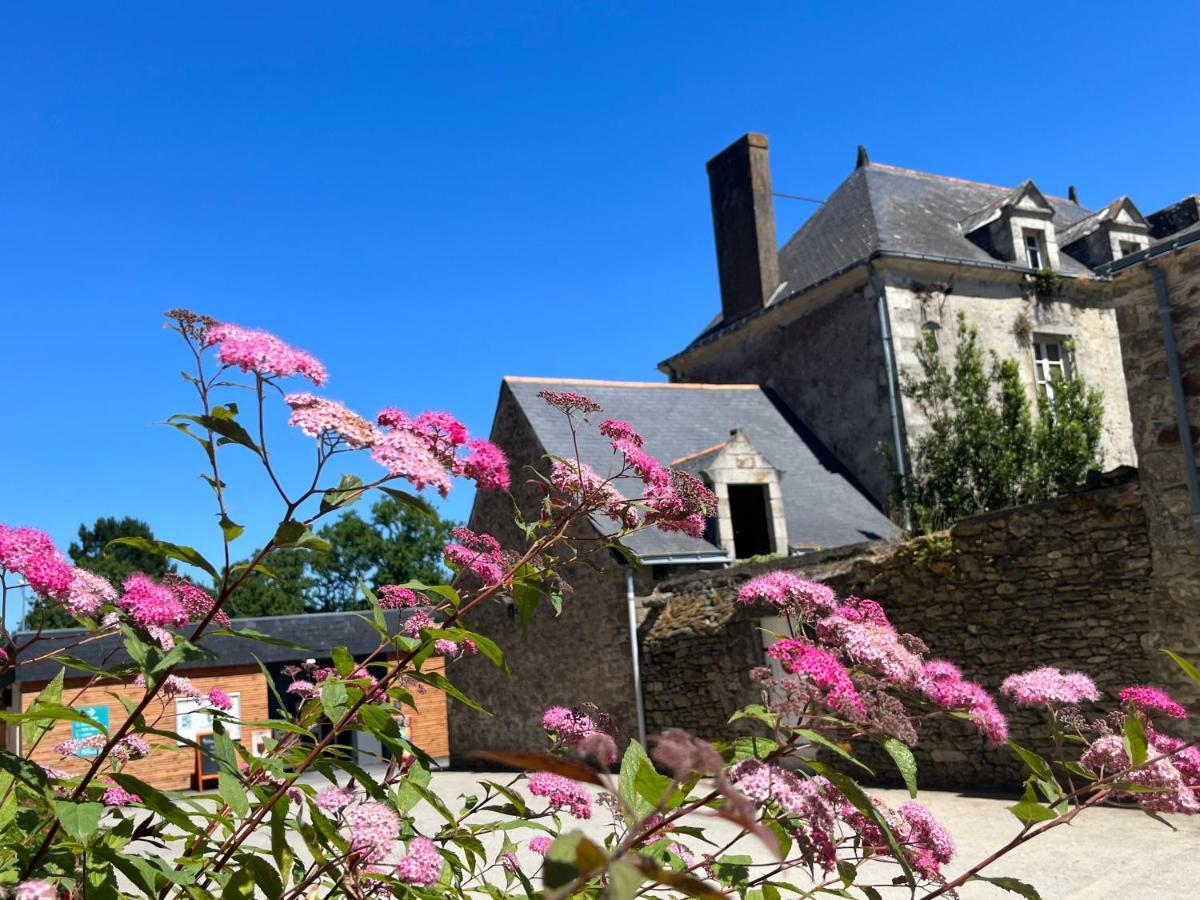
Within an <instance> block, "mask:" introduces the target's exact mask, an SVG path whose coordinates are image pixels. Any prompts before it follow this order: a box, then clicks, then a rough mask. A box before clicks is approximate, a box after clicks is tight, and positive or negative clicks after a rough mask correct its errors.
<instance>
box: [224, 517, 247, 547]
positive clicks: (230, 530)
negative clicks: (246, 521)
mask: <svg viewBox="0 0 1200 900" xmlns="http://www.w3.org/2000/svg"><path fill="white" fill-rule="evenodd" d="M220 525H221V533H222V534H224V535H225V540H226V541H229V542H230V543H232V542H233V541H236V540H237V539H238V538H240V537H241V536H242V532H244V531H245V530H246V526H244V525H239V524H238V523H237V522H235V521H233V519H231V518H229V516H226V515H222V516H221V521H220Z"/></svg>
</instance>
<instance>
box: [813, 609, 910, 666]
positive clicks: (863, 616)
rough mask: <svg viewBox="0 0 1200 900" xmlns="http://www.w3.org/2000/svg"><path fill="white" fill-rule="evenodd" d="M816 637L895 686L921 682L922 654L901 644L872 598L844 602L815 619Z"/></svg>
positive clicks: (898, 636) (897, 635)
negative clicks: (821, 617)
mask: <svg viewBox="0 0 1200 900" xmlns="http://www.w3.org/2000/svg"><path fill="white" fill-rule="evenodd" d="M880 617H882V620H881V618H880ZM817 637H818V638H819V639H820V640H821V643H822V644H825V645H827V646H830V647H836V648H838V649H840V650H841V651H842V652H843V653H845V654H846V655H847V656H848V657H849V658H850V659H851V660H853V661H854V662H855V663H856V664H858V665H861V666H863V667H864V668H868V669H871V670H873V671H875V672H876V673H878V674H879V675H880V676H881V677H882V678H884V679H886V680H887V681H889V682H891V683H892V684H894V685H896V686H897V687H903V688H915V687H917V686H918V685H919V684H920V682H921V678H922V675H923V674H924V673H923V665H922V663H921V658H920V657H919V656H917V655H916V654H915V653H913V652H912V651H911V650H909V649H908V648H907V647H905V646H904V644H903V643H902V642H901V640H900V635H899V634H897V633H896V630H895V629H894V628H893V627H892V626H891V623H890V622H888V621H887V617H886V616H883V610H882V609H880V607H879V604H878V603H875V602H874V601H870V600H857V599H855V600H852V601H847V602H846V603H843V604H842V605H841V606H839V607H837V608H836V609H835V610H834V611H833V614H832V615H829V616H826V617H825V618H824V619H822V620H821V621H820V622H818V623H817Z"/></svg>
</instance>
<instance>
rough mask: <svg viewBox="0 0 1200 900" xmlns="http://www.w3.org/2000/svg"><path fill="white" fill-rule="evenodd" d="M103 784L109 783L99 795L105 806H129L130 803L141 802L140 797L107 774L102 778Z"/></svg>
mask: <svg viewBox="0 0 1200 900" xmlns="http://www.w3.org/2000/svg"><path fill="white" fill-rule="evenodd" d="M101 780H102V781H104V783H105V784H109V785H111V787H109V788H106V789H105V791H104V793H103V794H101V795H100V802H101V803H103V804H104V805H105V806H129V805H130V804H131V803H141V802H142V798H141V797H140V796H138V795H137V794H134V793H132V792H131V791H127V790H125V788H123V787H121V786H120V785H119V784H117V783H116V782H114V781H113V780H112V779H111V778H108V777H107V776H106V777H105V778H103V779H101Z"/></svg>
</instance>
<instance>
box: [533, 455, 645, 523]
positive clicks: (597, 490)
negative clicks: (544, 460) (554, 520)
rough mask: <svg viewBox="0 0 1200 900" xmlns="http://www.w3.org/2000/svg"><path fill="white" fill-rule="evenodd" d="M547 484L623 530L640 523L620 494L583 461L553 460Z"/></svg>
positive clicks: (633, 510)
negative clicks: (600, 514)
mask: <svg viewBox="0 0 1200 900" xmlns="http://www.w3.org/2000/svg"><path fill="white" fill-rule="evenodd" d="M550 484H552V485H553V486H554V489H555V490H557V491H559V492H560V493H563V494H566V495H567V496H569V497H572V498H574V499H576V500H577V501H578V502H579V503H580V504H582V505H583V506H584V507H586V508H588V509H594V510H596V511H597V512H600V513H603V514H604V515H605V516H607V517H608V518H610V519H612V520H613V521H614V522H616V523H617V524H619V525H621V526H623V527H624V528H637V527H638V525H639V524H640V523H641V520H640V519H639V518H638V514H637V510H636V509H634V508H633V505H632V504H631V503H630V502H629V501H628V500H626V499H625V497H624V496H623V495H622V494H621V492H620V491H618V490H617V489H616V487H614V486H613V483H612V482H611V481H607V480H605V479H603V478H601V477H600V476H599V475H597V474H596V471H595V470H594V469H593V468H592V467H591V466H589V465H588V464H587V463H584V462H575V461H574V460H572V461H570V462H567V461H566V460H561V459H556V460H554V462H553V463H552V464H551V466H550Z"/></svg>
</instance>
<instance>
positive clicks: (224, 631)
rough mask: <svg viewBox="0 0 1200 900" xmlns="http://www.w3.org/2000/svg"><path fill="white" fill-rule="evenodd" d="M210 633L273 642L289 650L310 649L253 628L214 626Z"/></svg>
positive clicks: (260, 641) (274, 644)
mask: <svg viewBox="0 0 1200 900" xmlns="http://www.w3.org/2000/svg"><path fill="white" fill-rule="evenodd" d="M206 633H207V634H210V635H220V636H222V637H236V638H244V639H245V640H247V641H258V642H259V643H260V644H271V645H272V646H275V647H286V648H287V649H289V650H304V651H308V649H309V648H308V647H302V646H300V645H299V644H296V643H293V642H292V641H288V640H284V639H283V638H280V637H275V636H274V635H271V634H263V633H262V632H261V631H256V630H255V629H253V628H234V627H232V626H230V627H228V628H214V629H213V630H212V631H209V632H206Z"/></svg>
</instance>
